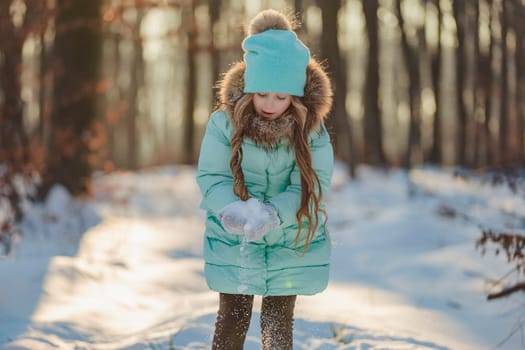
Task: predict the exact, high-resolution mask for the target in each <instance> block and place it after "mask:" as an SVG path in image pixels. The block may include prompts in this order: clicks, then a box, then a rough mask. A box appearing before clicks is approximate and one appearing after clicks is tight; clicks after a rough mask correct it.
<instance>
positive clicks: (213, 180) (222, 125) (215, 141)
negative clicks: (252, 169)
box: [196, 112, 239, 214]
mask: <svg viewBox="0 0 525 350" xmlns="http://www.w3.org/2000/svg"><path fill="white" fill-rule="evenodd" d="M228 128H229V121H228V117H227V115H226V113H225V112H215V113H213V114H212V116H211V118H210V121H209V122H208V125H207V127H206V132H205V134H204V138H203V140H202V144H201V148H200V155H199V162H198V165H197V177H196V180H197V184H198V185H199V188H200V190H201V193H202V197H203V198H202V201H201V208H202V209H204V210H207V211H211V212H212V213H213V214H215V213H217V212H218V211H219V210H220V209H222V208H223V207H224V206H226V205H227V204H230V203H232V202H235V201H236V200H239V197H237V196H236V195H235V194H234V193H233V176H232V173H231V169H230V158H231V146H230V139H229V137H228V132H227V130H228Z"/></svg>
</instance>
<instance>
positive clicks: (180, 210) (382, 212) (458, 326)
mask: <svg viewBox="0 0 525 350" xmlns="http://www.w3.org/2000/svg"><path fill="white" fill-rule="evenodd" d="M194 174H195V172H194V169H193V168H186V167H165V168H160V169H153V170H150V171H144V172H140V173H118V174H112V175H106V176H100V177H97V178H96V200H95V201H94V202H92V203H82V202H78V201H73V200H71V199H70V198H68V197H67V194H66V193H62V192H60V191H59V190H57V191H56V192H55V195H54V196H53V197H52V198H51V199H50V200H49V202H48V203H47V206H36V207H35V208H34V209H33V210H32V211H31V212H30V215H29V217H28V219H27V220H26V221H25V222H24V224H23V228H24V229H25V231H26V234H25V236H24V237H23V239H22V240H21V241H19V242H18V245H17V246H16V249H15V251H14V254H12V255H11V256H8V257H6V258H3V259H2V260H0V349H5V350H12V349H32V350H40V349H75V350H80V349H101V350H102V349H108V350H110V349H128V350H131V349H133V350H136V349H137V350H138V349H154V350H156V349H159V350H160V349H166V350H168V349H177V350H192V349H207V348H209V344H210V339H211V336H212V332H213V324H214V321H215V320H214V318H215V312H216V308H217V295H216V294H215V293H213V292H210V291H209V290H208V289H207V287H206V285H205V281H204V278H203V262H202V248H201V242H202V235H203V229H204V226H203V221H204V220H203V216H204V213H203V212H202V211H200V210H199V209H198V204H199V200H200V194H199V192H198V189H197V187H196V184H195V181H194ZM327 202H328V208H329V215H330V217H329V225H330V230H331V235H332V241H333V264H332V270H331V281H330V284H329V287H328V289H327V290H326V291H325V292H323V293H321V294H319V295H316V296H312V297H299V298H298V302H297V309H296V322H295V334H294V336H295V349H302V350H306V349H308V350H314V349H316V350H329V349H334V350H335V349H440V350H441V349H476V350H483V349H522V348H525V345H524V343H523V341H522V337H523V336H524V335H523V331H522V330H521V323H522V322H525V307H524V299H523V295H522V294H519V293H518V294H514V295H512V296H510V297H508V298H504V299H498V300H494V301H491V302H488V301H486V295H487V293H489V292H494V291H497V290H498V289H499V288H501V287H502V286H501V283H498V279H500V278H501V277H503V276H504V275H505V274H506V273H507V272H509V270H511V267H512V266H511V265H508V264H507V263H506V261H505V258H504V257H503V256H495V254H494V252H493V251H491V250H490V249H489V250H488V251H487V253H486V254H485V256H482V254H481V252H480V250H479V249H476V247H475V242H476V240H477V239H478V238H479V237H480V234H481V232H480V229H479V227H478V225H483V227H494V228H505V229H508V230H513V231H514V232H523V233H524V234H525V231H524V227H525V190H524V189H523V187H521V188H520V190H519V192H518V193H517V194H515V193H512V192H511V191H510V190H509V189H508V188H506V187H504V186H501V187H496V188H494V187H491V186H489V185H484V184H482V183H480V182H477V181H474V182H465V181H463V180H462V179H460V178H454V177H452V176H451V175H450V172H447V171H445V170H436V169H420V170H414V171H412V172H411V173H410V174H406V173H405V172H402V171H394V172H390V173H388V174H386V173H381V172H379V171H375V170H371V169H369V168H360V177H359V179H358V180H355V181H349V180H348V179H347V178H346V177H345V175H344V171H343V170H342V168H340V167H338V168H337V171H336V175H335V177H334V181H333V186H332V191H331V192H330V193H328V194H327ZM444 206H445V207H447V208H451V209H455V210H457V211H458V212H459V213H461V215H456V216H455V217H453V216H450V215H441V214H440V213H443V212H444V211H443V210H442V208H443V207H444ZM448 212H450V211H448ZM98 216H99V217H98ZM513 278H514V280H513ZM516 278H517V276H514V275H512V274H511V275H509V277H507V278H506V279H505V280H504V281H503V282H505V283H512V282H513V281H515V279H516ZM259 303H260V299H259V298H256V305H255V310H254V311H255V312H254V314H253V320H252V325H251V328H250V330H249V333H248V340H247V345H246V349H249V350H253V349H260V345H259V340H260V337H259V325H258V315H259V314H258V307H259Z"/></svg>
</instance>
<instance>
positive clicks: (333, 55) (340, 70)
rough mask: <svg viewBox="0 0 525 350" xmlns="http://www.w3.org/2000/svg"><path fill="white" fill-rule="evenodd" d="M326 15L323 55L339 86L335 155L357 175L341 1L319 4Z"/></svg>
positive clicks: (332, 123) (331, 122)
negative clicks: (341, 30)
mask: <svg viewBox="0 0 525 350" xmlns="http://www.w3.org/2000/svg"><path fill="white" fill-rule="evenodd" d="M317 4H318V6H319V7H320V8H321V13H322V21H323V24H322V28H323V30H322V34H321V55H322V57H323V58H325V59H326V62H327V64H328V71H329V74H330V76H331V77H332V80H333V82H334V85H335V95H334V113H333V114H332V116H331V117H330V118H329V119H328V121H327V126H328V129H329V131H334V132H335V137H334V144H335V153H336V155H337V156H338V157H340V158H341V159H343V160H344V161H346V162H347V163H348V164H349V172H350V175H351V176H355V166H356V160H355V158H354V154H353V145H352V131H351V126H350V121H349V118H348V114H347V111H346V106H345V105H346V94H347V91H346V68H345V64H344V61H343V59H342V58H341V53H340V50H339V43H338V41H337V37H338V27H337V23H338V21H337V16H338V13H339V9H340V8H341V0H334V1H322V0H318V1H317Z"/></svg>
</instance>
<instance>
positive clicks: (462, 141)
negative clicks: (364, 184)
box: [0, 0, 525, 221]
mask: <svg viewBox="0 0 525 350" xmlns="http://www.w3.org/2000/svg"><path fill="white" fill-rule="evenodd" d="M269 7H272V8H276V9H278V10H282V11H285V12H287V13H290V14H295V15H296V17H297V18H298V19H299V20H300V21H301V22H302V23H303V25H302V27H301V28H300V29H298V33H299V36H300V37H301V38H302V39H303V41H305V43H306V44H307V45H308V46H309V47H310V48H311V51H312V54H313V56H315V57H316V58H317V59H319V60H321V61H323V62H324V64H325V66H326V67H327V69H328V71H329V72H330V77H331V79H332V82H333V84H334V86H335V92H336V93H335V97H334V101H335V105H334V108H333V111H332V114H331V116H330V119H329V121H328V126H329V129H330V132H331V133H332V136H333V140H334V146H335V150H336V155H337V157H338V158H339V159H340V160H342V161H344V162H346V163H347V164H348V165H349V170H350V171H351V172H353V169H354V168H355V166H356V165H357V164H360V163H367V164H373V165H379V166H387V167H389V166H402V167H406V168H409V167H412V166H414V165H416V164H423V163H432V164H438V165H447V166H449V165H461V166H466V167H469V168H473V169H489V168H490V169H504V168H508V167H514V166H523V165H524V161H525V141H524V133H525V85H524V84H525V80H524V75H525V60H524V56H525V43H524V40H525V22H524V21H523V20H522V19H523V18H524V16H525V4H524V1H523V0H505V1H504V0H479V1H477V0H366V1H365V0H337V1H335V0H334V1H313V0H295V1H286V0H280V1H278V0H250V1H233V0H193V1H192V0H90V1H80V0H5V1H1V2H0V187H1V188H2V196H3V197H2V198H4V200H5V199H6V198H10V199H9V201H14V199H15V198H16V197H17V196H20V195H19V194H17V193H18V192H17V190H16V186H15V185H14V183H15V182H16V181H15V178H17V176H22V178H24V179H26V180H27V179H29V180H28V181H33V180H34V181H36V180H35V179H40V183H39V185H38V188H39V189H40V195H41V196H43V195H45V193H46V192H47V190H48V189H49V188H50V186H51V185H52V184H55V183H60V184H63V185H64V186H66V188H68V189H69V190H70V191H71V192H72V193H74V194H82V193H88V192H89V181H90V176H91V174H92V172H93V171H95V170H104V171H111V170H114V169H119V168H125V169H137V168H140V167H146V166H153V165H159V164H167V163H185V164H194V163H195V162H196V159H197V156H198V152H199V145H200V141H201V137H202V134H203V131H204V127H205V124H206V122H207V119H208V116H209V114H210V112H211V111H212V110H213V108H214V106H215V99H214V94H215V92H216V89H215V82H216V81H217V80H218V79H220V76H221V75H220V74H221V73H222V72H224V71H225V70H227V69H228V67H229V66H230V65H231V63H232V62H235V61H238V60H241V59H242V51H241V45H240V44H241V41H242V39H243V38H244V28H245V25H246V24H247V22H248V21H249V19H250V18H252V17H253V16H254V15H255V14H256V13H257V12H258V11H259V10H261V9H264V8H269ZM0 221H1V220H0Z"/></svg>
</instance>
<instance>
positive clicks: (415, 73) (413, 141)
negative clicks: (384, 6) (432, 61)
mask: <svg viewBox="0 0 525 350" xmlns="http://www.w3.org/2000/svg"><path fill="white" fill-rule="evenodd" d="M396 12H397V17H398V20H399V29H400V31H401V45H402V47H403V54H404V57H405V63H406V65H407V70H408V76H409V81H410V83H409V84H410V86H409V102H408V104H409V108H410V121H409V130H408V143H407V149H406V151H405V156H404V160H403V166H404V167H405V169H410V168H411V167H412V162H413V158H414V154H415V153H416V152H417V151H418V148H419V147H420V142H419V141H420V140H419V128H420V120H421V116H420V113H421V109H420V108H419V102H418V101H419V100H420V94H421V89H420V86H421V83H420V81H421V78H420V74H419V60H418V57H417V53H416V52H415V50H414V49H413V48H411V47H410V44H409V43H408V38H407V34H406V31H405V28H404V26H405V20H404V17H403V13H402V10H401V0H397V1H396ZM418 31H421V29H418ZM417 35H418V40H419V36H420V35H421V33H418V34H417Z"/></svg>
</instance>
